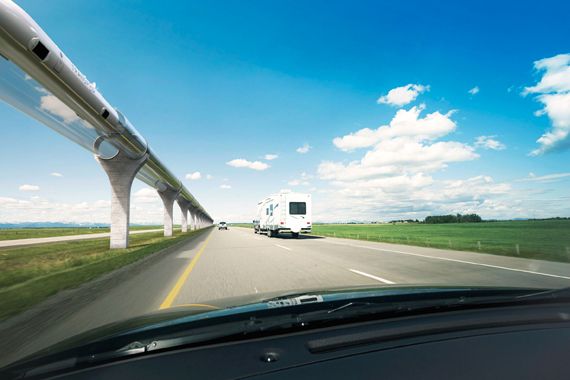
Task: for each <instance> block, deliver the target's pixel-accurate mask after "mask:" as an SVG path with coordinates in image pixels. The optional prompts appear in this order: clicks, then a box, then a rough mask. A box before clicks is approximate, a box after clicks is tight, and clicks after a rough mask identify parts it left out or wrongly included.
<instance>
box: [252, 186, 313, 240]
mask: <svg viewBox="0 0 570 380" xmlns="http://www.w3.org/2000/svg"><path fill="white" fill-rule="evenodd" d="M311 207H312V204H311V194H302V193H292V192H288V191H282V192H280V193H279V194H274V195H270V196H269V197H267V198H265V199H264V200H262V201H261V202H259V203H258V204H257V216H256V219H255V220H254V221H253V228H254V232H255V233H256V234H257V233H265V234H267V236H269V237H273V236H275V235H277V234H278V233H280V232H290V233H291V234H292V236H293V237H295V238H297V237H299V233H302V232H304V233H308V232H311V227H312V220H311Z"/></svg>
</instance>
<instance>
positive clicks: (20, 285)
mask: <svg viewBox="0 0 570 380" xmlns="http://www.w3.org/2000/svg"><path fill="white" fill-rule="evenodd" d="M203 231H204V230H198V231H191V232H187V233H181V232H175V236H173V237H171V238H165V237H164V236H163V234H162V232H149V233H148V234H140V235H133V236H131V237H130V247H129V248H127V249H114V250H111V249H109V239H108V238H102V239H94V240H83V241H70V242H62V243H49V244H41V245H38V246H31V247H30V246H29V247H14V248H4V249H0V268H1V270H0V320H2V319H4V318H7V317H9V316H12V315H15V314H17V313H19V312H21V311H23V310H25V309H27V308H29V307H30V306H32V305H34V304H36V303H38V302H40V301H42V300H44V299H46V298H48V297H49V296H51V295H53V294H55V293H57V292H58V291H60V290H63V289H67V288H72V287H75V286H78V285H81V284H82V283H84V282H87V281H89V280H92V279H94V278H95V277H98V276H100V275H102V274H104V273H107V272H110V271H113V270H115V269H118V268H120V267H122V266H124V265H127V264H130V263H132V262H135V261H137V260H139V259H142V258H143V257H146V256H148V255H151V254H153V253H155V252H158V251H160V250H162V249H164V248H167V247H170V246H172V245H174V244H176V243H178V242H181V241H183V240H185V239H188V238H189V237H190V236H193V235H196V234H199V233H201V232H203Z"/></svg>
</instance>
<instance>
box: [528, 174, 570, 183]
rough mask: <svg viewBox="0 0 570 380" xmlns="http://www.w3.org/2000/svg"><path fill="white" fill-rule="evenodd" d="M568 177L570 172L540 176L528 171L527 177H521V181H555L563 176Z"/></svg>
mask: <svg viewBox="0 0 570 380" xmlns="http://www.w3.org/2000/svg"><path fill="white" fill-rule="evenodd" d="M568 177H570V173H554V174H547V175H542V176H536V175H535V174H534V173H528V177H526V178H522V179H520V180H519V181H521V182H541V183H551V182H557V181H560V180H562V179H564V178H568Z"/></svg>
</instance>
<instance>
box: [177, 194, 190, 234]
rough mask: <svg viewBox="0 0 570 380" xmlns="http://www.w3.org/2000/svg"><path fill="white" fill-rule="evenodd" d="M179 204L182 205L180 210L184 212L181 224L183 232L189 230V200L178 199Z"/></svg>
mask: <svg viewBox="0 0 570 380" xmlns="http://www.w3.org/2000/svg"><path fill="white" fill-rule="evenodd" d="M178 206H179V207H180V211H181V212H182V220H181V223H180V224H181V226H182V232H188V208H189V204H188V202H185V201H183V200H180V199H179V200H178Z"/></svg>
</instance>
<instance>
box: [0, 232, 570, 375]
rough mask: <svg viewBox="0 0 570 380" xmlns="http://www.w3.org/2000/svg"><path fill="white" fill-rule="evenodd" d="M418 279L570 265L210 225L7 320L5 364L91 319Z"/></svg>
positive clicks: (564, 273)
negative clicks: (33, 313)
mask: <svg viewBox="0 0 570 380" xmlns="http://www.w3.org/2000/svg"><path fill="white" fill-rule="evenodd" d="M414 284H418V285H426V284H427V285H482V286H516V287H540V288H547V287H564V286H570V264H564V263H554V262H546V261H538V260H528V259H521V258H513V257H502V256H496V255H488V254H482V253H472V252H460V251H448V250H440V249H433V248H424V247H412V246H405V245H395V244H387V243H375V242H365V241H358V240H347V239H336V238H321V237H316V236H301V238H299V239H292V238H289V237H288V236H283V237H278V238H268V237H267V236H265V235H255V234H254V233H253V231H252V230H249V229H244V228H232V227H230V229H229V230H228V231H218V230H217V229H211V230H208V231H205V232H204V233H202V234H201V235H199V236H197V237H196V238H194V239H191V240H189V241H187V242H185V243H184V244H183V245H181V246H178V247H177V248H176V249H174V250H173V251H171V252H167V253H164V254H160V255H159V256H157V257H155V258H152V259H151V260H149V261H148V262H147V263H141V264H140V265H138V266H136V267H134V268H133V269H129V270H127V271H123V272H122V273H120V274H118V275H112V276H107V277H105V278H104V279H101V280H99V281H96V282H95V283H93V284H89V286H88V287H87V289H83V290H82V292H80V293H79V294H75V295H74V293H71V296H68V295H66V294H64V295H63V296H61V295H60V296H59V298H60V299H59V300H57V297H58V296H56V301H51V306H53V305H57V307H51V309H50V302H47V303H45V304H44V305H43V306H42V307H44V309H45V310H43V311H42V313H41V320H40V321H39V322H38V321H34V323H30V320H26V319H25V318H26V317H27V316H26V314H24V315H23V316H18V317H17V318H14V320H13V321H8V322H10V323H8V324H7V323H4V324H3V325H0V335H2V336H3V341H4V344H3V345H2V347H1V348H0V358H2V359H1V360H0V365H2V364H5V363H6V362H9V361H11V360H13V359H15V358H17V357H21V356H22V355H25V354H28V353H31V352H33V351H35V350H37V349H39V348H43V347H46V346H49V345H50V344H51V343H54V342H57V341H60V340H62V339H64V338H67V337H70V336H73V335H75V334H77V333H80V332H83V331H86V330H89V329H91V328H94V327H97V326H101V325H103V324H106V323H110V322H114V321H118V320H123V319H126V318H130V317H134V316H139V315H142V314H145V313H149V312H154V311H157V310H159V309H168V308H172V307H179V306H184V305H190V304H206V305H214V306H215V305H216V301H215V300H216V299H221V298H228V297H238V296H243V295H251V294H263V293H272V292H292V291H302V290H307V289H322V288H338V287H347V288H348V287H354V286H362V285H367V286H397V285H414ZM66 297H67V298H66ZM62 299H63V301H62ZM48 301H49V300H48ZM62 302H63V304H62ZM35 318H37V317H35Z"/></svg>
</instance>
